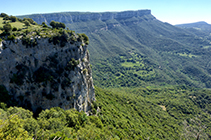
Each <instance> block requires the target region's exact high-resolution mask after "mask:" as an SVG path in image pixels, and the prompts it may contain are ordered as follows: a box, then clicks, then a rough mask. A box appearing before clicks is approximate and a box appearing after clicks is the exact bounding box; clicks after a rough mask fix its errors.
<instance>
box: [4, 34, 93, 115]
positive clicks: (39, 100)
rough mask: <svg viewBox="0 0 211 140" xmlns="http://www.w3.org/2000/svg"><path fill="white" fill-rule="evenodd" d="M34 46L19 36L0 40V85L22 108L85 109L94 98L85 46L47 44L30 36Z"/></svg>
mask: <svg viewBox="0 0 211 140" xmlns="http://www.w3.org/2000/svg"><path fill="white" fill-rule="evenodd" d="M34 40H36V42H37V45H36V46H33V47H29V46H26V45H23V41H21V39H16V40H14V41H3V42H1V43H0V85H4V86H5V87H6V89H7V90H8V92H9V94H10V95H12V96H13V97H14V99H15V100H17V102H18V103H19V104H20V105H21V106H24V107H27V108H30V109H32V110H33V111H34V112H35V111H36V110H37V109H48V108H51V107H55V106H59V107H61V108H63V109H70V108H76V109H77V110H78V111H82V110H83V111H84V112H88V111H89V110H90V108H91V103H92V102H93V101H94V100H95V94H94V86H93V80H92V72H91V68H90V63H89V53H88V50H87V45H85V44H84V43H83V42H80V41H75V42H67V43H66V44H65V46H62V47H61V46H60V45H58V44H57V45H54V44H53V43H49V38H34Z"/></svg>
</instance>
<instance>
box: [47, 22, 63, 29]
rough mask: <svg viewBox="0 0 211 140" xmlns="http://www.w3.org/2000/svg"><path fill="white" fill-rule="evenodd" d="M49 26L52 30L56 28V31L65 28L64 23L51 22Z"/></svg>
mask: <svg viewBox="0 0 211 140" xmlns="http://www.w3.org/2000/svg"><path fill="white" fill-rule="evenodd" d="M50 25H51V26H52V28H57V29H59V28H63V29H64V28H65V27H66V26H65V24H64V23H62V22H55V21H53V20H52V21H51V22H50Z"/></svg>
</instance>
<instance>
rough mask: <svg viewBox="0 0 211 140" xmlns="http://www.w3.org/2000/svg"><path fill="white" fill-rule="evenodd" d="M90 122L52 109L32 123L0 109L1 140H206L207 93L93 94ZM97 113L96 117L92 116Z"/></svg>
mask: <svg viewBox="0 0 211 140" xmlns="http://www.w3.org/2000/svg"><path fill="white" fill-rule="evenodd" d="M96 98H97V102H95V103H94V104H93V106H92V112H93V113H94V114H95V115H93V116H87V115H86V114H85V113H83V112H80V113H79V112H77V111H75V110H66V111H64V110H63V109H60V108H58V107H57V108H51V109H49V110H45V111H42V112H41V113H40V114H39V116H38V117H37V118H34V117H33V113H32V112H30V111H28V110H25V109H23V108H21V107H9V108H6V107H5V105H4V104H2V103H1V108H2V109H0V126H1V127H0V138H1V139H14V138H22V139H27V138H32V137H33V138H35V139H37V140H39V139H40V140H42V139H54V138H55V137H57V138H60V137H61V139H172V138H174V139H196V138H197V135H198V136H199V138H200V139H209V138H211V117H210V113H211V110H210V106H211V102H210V101H211V92H210V91H209V90H200V89H193V88H187V87H185V86H182V87H166V88H152V87H148V88H133V89H131V88H114V89H107V90H105V89H101V88H96ZM97 110H98V111H97Z"/></svg>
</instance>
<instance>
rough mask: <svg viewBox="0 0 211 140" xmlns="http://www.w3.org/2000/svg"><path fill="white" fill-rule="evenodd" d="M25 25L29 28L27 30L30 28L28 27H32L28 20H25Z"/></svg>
mask: <svg viewBox="0 0 211 140" xmlns="http://www.w3.org/2000/svg"><path fill="white" fill-rule="evenodd" d="M24 24H25V25H26V26H27V28H28V26H30V23H29V21H28V20H25V21H24Z"/></svg>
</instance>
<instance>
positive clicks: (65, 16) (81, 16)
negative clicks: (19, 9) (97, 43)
mask: <svg viewBox="0 0 211 140" xmlns="http://www.w3.org/2000/svg"><path fill="white" fill-rule="evenodd" d="M24 17H30V18H32V19H33V20H34V21H36V22H37V23H39V24H41V23H42V22H43V21H45V23H47V24H49V23H50V22H51V21H52V20H54V21H59V22H63V23H68V24H69V23H74V22H81V21H84V22H86V21H90V20H100V21H107V20H113V19H115V20H123V19H130V18H132V17H143V18H144V17H146V18H144V19H145V20H146V19H151V20H153V19H155V17H154V16H152V15H151V10H138V11H123V12H103V13H90V12H64V13H54V14H34V15H28V16H24Z"/></svg>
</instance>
